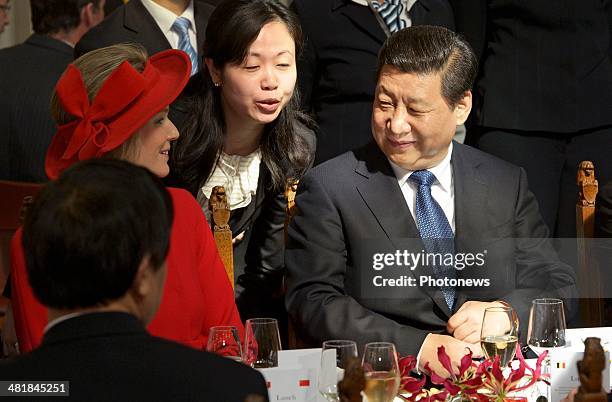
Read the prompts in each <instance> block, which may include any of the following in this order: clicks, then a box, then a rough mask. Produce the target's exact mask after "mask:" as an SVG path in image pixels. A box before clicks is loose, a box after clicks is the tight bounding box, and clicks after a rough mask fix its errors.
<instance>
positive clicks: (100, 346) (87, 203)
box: [0, 159, 267, 402]
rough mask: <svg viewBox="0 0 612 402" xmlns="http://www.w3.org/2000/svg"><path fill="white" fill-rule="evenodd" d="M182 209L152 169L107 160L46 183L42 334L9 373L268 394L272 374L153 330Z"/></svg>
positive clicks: (236, 397)
mask: <svg viewBox="0 0 612 402" xmlns="http://www.w3.org/2000/svg"><path fill="white" fill-rule="evenodd" d="M172 218H173V211H172V201H171V199H170V195H169V193H168V192H167V190H166V189H165V187H164V186H163V184H162V183H161V181H159V179H157V178H156V177H155V176H154V175H153V174H152V173H150V172H149V171H148V170H147V169H144V168H141V167H137V166H135V165H132V164H130V163H128V162H125V161H119V160H112V159H106V160H104V159H97V160H91V161H87V162H84V163H81V164H77V165H75V166H74V167H72V168H70V169H69V170H67V171H66V172H65V173H64V174H62V176H61V177H60V178H59V179H58V180H57V181H54V182H51V183H50V184H48V185H47V187H46V188H45V189H43V190H42V193H41V194H40V196H39V197H38V199H37V201H36V202H35V203H34V205H33V206H32V208H31V210H30V211H29V213H28V217H27V219H26V223H25V225H24V232H23V245H24V249H25V255H26V263H27V268H28V278H29V280H30V283H31V285H32V289H33V291H34V294H35V296H36V297H37V298H38V299H39V300H40V301H41V302H42V303H43V304H44V305H46V306H47V307H48V308H49V324H48V326H47V328H46V330H45V335H44V338H43V342H42V345H41V346H40V347H39V348H37V349H35V350H34V351H33V352H31V353H30V354H27V355H24V356H22V357H18V358H15V359H13V360H9V361H4V362H2V363H1V364H0V378H2V379H3V380H9V379H13V380H20V381H24V380H31V381H35V380H38V381H40V380H44V381H50V380H56V381H59V380H62V381H66V380H68V381H70V397H71V398H72V399H73V400H79V401H82V400H97V401H136V400H156V401H170V400H180V401H195V400H198V401H211V402H212V401H236V402H238V401H240V402H243V401H244V400H245V398H246V397H247V395H248V394H258V395H261V396H263V397H264V398H265V400H267V390H266V386H265V383H264V380H263V377H262V376H261V374H259V373H257V372H256V371H254V370H253V369H251V368H248V367H247V366H245V365H242V364H239V363H236V362H233V361H231V360H229V359H224V358H222V357H220V356H216V355H213V354H209V353H206V352H201V351H197V350H194V349H191V348H188V347H185V346H183V345H179V344H176V343H173V342H169V341H166V340H162V339H161V338H156V337H153V336H151V335H149V334H148V333H147V332H146V330H145V327H144V325H145V324H146V323H148V322H149V321H150V320H151V319H152V318H153V316H154V315H155V313H156V311H157V309H158V307H159V304H160V301H161V296H162V291H163V286H164V280H165V277H166V257H167V254H168V248H169V239H170V226H171V224H172Z"/></svg>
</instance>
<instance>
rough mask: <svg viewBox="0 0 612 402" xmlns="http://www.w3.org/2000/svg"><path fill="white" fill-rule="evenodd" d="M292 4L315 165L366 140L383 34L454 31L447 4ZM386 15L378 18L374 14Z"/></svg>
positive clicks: (330, 0)
mask: <svg viewBox="0 0 612 402" xmlns="http://www.w3.org/2000/svg"><path fill="white" fill-rule="evenodd" d="M374 3H376V4H378V3H384V4H383V5H382V6H381V7H382V8H384V10H383V9H381V8H379V11H375V10H374V9H373V8H370V7H368V3H367V1H366V0H295V1H294V2H293V7H294V9H295V11H296V13H297V14H298V17H299V18H300V22H301V24H302V29H303V30H304V36H305V46H304V53H303V56H302V57H301V58H300V59H301V60H300V64H299V65H298V71H299V74H298V86H299V89H300V94H301V100H302V107H303V109H304V110H305V111H307V112H309V113H311V114H312V115H313V117H314V118H315V120H316V122H317V124H318V126H319V127H318V130H317V153H316V160H315V163H320V162H323V161H326V160H328V159H330V158H333V157H334V156H338V155H340V154H341V153H344V152H346V151H348V150H351V149H353V148H357V147H360V146H362V145H365V144H366V143H368V142H369V141H370V139H371V138H370V129H369V127H370V115H371V109H372V99H373V97H374V88H375V86H376V81H375V72H376V61H377V57H378V51H379V50H380V48H381V46H382V44H383V42H384V41H385V39H386V37H387V36H386V33H385V31H390V32H394V31H395V30H397V29H399V28H401V27H404V26H410V25H413V26H414V25H440V26H444V27H447V28H449V29H453V28H454V21H453V12H452V9H451V6H450V4H449V3H448V0H418V1H414V0H386V1H384V2H382V1H379V2H377V1H374ZM379 13H380V14H381V15H386V16H387V18H385V19H382V18H381V17H380V16H377V14H379Z"/></svg>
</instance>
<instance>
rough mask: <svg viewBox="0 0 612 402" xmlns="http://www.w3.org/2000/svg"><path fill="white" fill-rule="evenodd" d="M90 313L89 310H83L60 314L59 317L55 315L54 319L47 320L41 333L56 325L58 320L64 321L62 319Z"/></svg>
mask: <svg viewBox="0 0 612 402" xmlns="http://www.w3.org/2000/svg"><path fill="white" fill-rule="evenodd" d="M90 313H91V312H87V311H83V312H79V313H70V314H65V315H62V316H60V317H57V318H56V319H55V320H52V321H49V323H48V324H47V326H45V329H44V330H43V333H47V331H49V330H50V329H51V328H52V327H54V326H56V325H57V324H59V323H60V322H64V321H67V320H69V319H71V318H74V317H79V316H82V315H85V314H90Z"/></svg>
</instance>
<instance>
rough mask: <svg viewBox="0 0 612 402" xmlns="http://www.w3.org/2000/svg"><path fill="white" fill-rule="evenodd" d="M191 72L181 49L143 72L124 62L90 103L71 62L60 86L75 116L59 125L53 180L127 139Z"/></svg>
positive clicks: (50, 166)
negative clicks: (81, 162) (73, 165)
mask: <svg viewBox="0 0 612 402" xmlns="http://www.w3.org/2000/svg"><path fill="white" fill-rule="evenodd" d="M190 74H191V61H190V60H189V56H187V54H186V53H185V52H183V51H180V50H166V51H164V52H161V53H157V54H155V55H153V56H151V57H150V58H149V59H148V60H147V62H146V64H145V68H144V70H143V72H142V73H140V72H138V71H137V70H136V69H135V68H134V67H132V65H131V64H130V63H128V62H127V61H124V62H123V63H122V64H121V65H120V66H119V67H117V68H116V69H115V71H113V72H112V73H111V74H110V75H109V76H108V78H107V79H106V81H104V84H102V87H101V88H100V90H99V91H98V93H97V95H96V97H95V98H94V99H93V101H92V102H91V103H90V102H89V98H88V96H87V89H86V88H85V84H84V83H83V77H82V76H81V72H80V71H79V69H78V68H76V67H75V66H73V65H72V64H71V65H69V66H68V68H67V69H66V71H65V72H64V74H63V75H62V77H61V78H60V79H59V81H58V83H57V86H56V88H55V90H56V92H57V96H58V99H59V101H60V104H61V105H62V107H63V108H64V111H66V113H68V114H69V115H70V116H73V117H75V118H76V119H75V120H71V121H70V122H69V123H67V124H64V125H61V126H59V127H58V128H57V133H56V134H55V136H54V137H53V140H52V141H51V145H49V149H47V159H46V161H45V170H46V172H47V176H49V178H50V179H52V180H54V179H56V178H57V177H58V176H59V175H60V174H61V173H62V171H63V170H64V169H66V168H67V167H69V166H70V165H72V164H73V163H75V162H78V161H82V160H86V159H91V158H99V157H101V156H102V155H104V154H105V153H107V152H109V151H112V150H113V149H115V148H117V147H118V146H120V145H121V144H123V143H124V142H125V141H126V140H127V139H128V138H130V136H132V134H134V133H135V132H136V131H137V130H138V129H140V128H141V127H142V126H144V125H145V123H146V122H147V121H149V120H150V119H151V118H152V117H153V116H154V115H155V114H157V113H159V112H160V111H161V110H162V109H163V108H165V107H166V106H168V105H169V104H170V103H172V102H173V101H174V100H175V99H176V98H177V97H178V96H179V94H180V93H181V91H182V90H183V88H184V87H185V85H186V84H187V81H188V80H189V76H190Z"/></svg>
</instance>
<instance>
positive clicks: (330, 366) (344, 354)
mask: <svg viewBox="0 0 612 402" xmlns="http://www.w3.org/2000/svg"><path fill="white" fill-rule="evenodd" d="M356 357H357V344H356V343H355V342H353V341H347V340H332V341H325V342H323V352H322V354H321V372H320V373H319V392H320V393H321V395H323V397H325V399H327V400H328V401H329V402H337V401H339V400H340V399H339V398H338V382H339V381H341V380H342V378H344V369H345V368H346V364H347V363H348V361H349V360H350V358H356Z"/></svg>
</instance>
